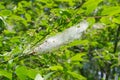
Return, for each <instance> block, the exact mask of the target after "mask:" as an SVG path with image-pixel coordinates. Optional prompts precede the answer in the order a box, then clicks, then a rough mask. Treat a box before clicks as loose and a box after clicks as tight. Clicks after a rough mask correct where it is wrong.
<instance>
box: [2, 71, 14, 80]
mask: <svg viewBox="0 0 120 80" xmlns="http://www.w3.org/2000/svg"><path fill="white" fill-rule="evenodd" d="M0 76H5V77H7V78H8V79H10V80H12V73H10V72H8V71H5V70H2V69H0Z"/></svg>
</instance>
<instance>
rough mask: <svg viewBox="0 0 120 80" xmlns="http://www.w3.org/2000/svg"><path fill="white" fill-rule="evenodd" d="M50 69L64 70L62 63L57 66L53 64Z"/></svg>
mask: <svg viewBox="0 0 120 80" xmlns="http://www.w3.org/2000/svg"><path fill="white" fill-rule="evenodd" d="M49 69H50V70H54V71H57V70H63V67H62V66H60V65H57V66H51V67H50V68H49Z"/></svg>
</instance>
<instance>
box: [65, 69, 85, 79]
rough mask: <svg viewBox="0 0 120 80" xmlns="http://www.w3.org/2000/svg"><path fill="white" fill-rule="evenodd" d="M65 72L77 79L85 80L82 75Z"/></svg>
mask: <svg viewBox="0 0 120 80" xmlns="http://www.w3.org/2000/svg"><path fill="white" fill-rule="evenodd" d="M67 73H68V74H69V75H71V76H73V77H74V78H76V79H78V80H87V79H86V78H85V77H84V76H82V75H80V74H77V73H75V72H71V71H67Z"/></svg>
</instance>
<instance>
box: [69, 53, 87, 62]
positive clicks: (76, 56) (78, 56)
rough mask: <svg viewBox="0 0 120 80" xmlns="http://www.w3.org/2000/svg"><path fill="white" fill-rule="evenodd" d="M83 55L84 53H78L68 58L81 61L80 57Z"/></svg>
mask: <svg viewBox="0 0 120 80" xmlns="http://www.w3.org/2000/svg"><path fill="white" fill-rule="evenodd" d="M83 56H85V53H78V54H76V55H75V56H73V57H72V58H71V59H70V60H71V61H83V60H84V59H83V58H82V57H83Z"/></svg>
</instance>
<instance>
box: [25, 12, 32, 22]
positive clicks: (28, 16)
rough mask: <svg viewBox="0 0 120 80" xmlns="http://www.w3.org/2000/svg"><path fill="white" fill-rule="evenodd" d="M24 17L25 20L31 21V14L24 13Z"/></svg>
mask: <svg viewBox="0 0 120 80" xmlns="http://www.w3.org/2000/svg"><path fill="white" fill-rule="evenodd" d="M25 17H26V19H27V21H31V16H30V14H27V13H25Z"/></svg>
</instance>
